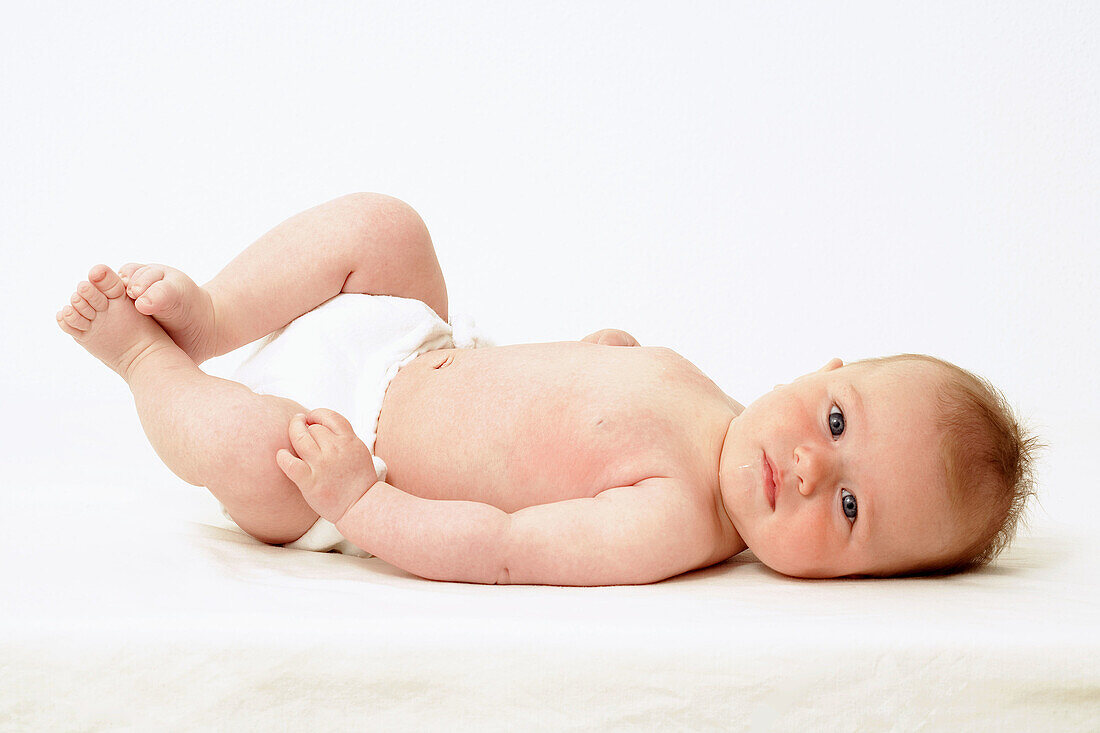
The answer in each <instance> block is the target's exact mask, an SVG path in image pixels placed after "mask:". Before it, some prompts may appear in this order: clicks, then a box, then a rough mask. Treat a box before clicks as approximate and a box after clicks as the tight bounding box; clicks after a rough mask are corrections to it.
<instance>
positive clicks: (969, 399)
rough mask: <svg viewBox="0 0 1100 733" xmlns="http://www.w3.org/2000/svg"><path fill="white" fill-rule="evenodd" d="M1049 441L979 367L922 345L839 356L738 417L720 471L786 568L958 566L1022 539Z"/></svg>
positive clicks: (816, 571) (727, 489) (765, 552)
mask: <svg viewBox="0 0 1100 733" xmlns="http://www.w3.org/2000/svg"><path fill="white" fill-rule="evenodd" d="M1039 447H1040V445H1039V444H1038V441H1037V439H1036V438H1035V437H1028V436H1026V435H1025V434H1024V432H1023V431H1022V430H1021V427H1020V425H1019V424H1018V422H1017V420H1016V418H1015V417H1014V415H1013V413H1012V410H1011V408H1010V407H1009V406H1008V404H1007V403H1006V401H1005V399H1004V397H1003V395H1001V393H1000V392H999V391H998V390H997V389H996V388H994V387H993V386H992V385H991V384H989V382H987V381H986V380H984V379H982V378H981V377H977V376H975V375H973V374H971V373H970V372H968V371H966V370H965V369H961V368H959V367H957V366H955V365H953V364H949V363H947V362H944V361H941V360H939V359H936V358H934V357H931V356H925V355H920V354H900V355H898V356H892V357H886V358H881V359H865V360H863V361H859V362H854V363H852V364H849V365H847V366H845V365H844V364H843V363H842V362H841V361H840V360H839V359H833V360H832V361H831V362H829V363H828V364H826V365H825V366H824V367H822V368H821V369H819V370H818V371H816V372H812V373H810V374H807V375H805V376H803V377H799V378H798V379H796V380H795V381H794V382H793V383H791V384H783V385H777V386H776V388H775V389H774V390H772V391H771V392H769V393H768V394H766V395H764V396H763V397H761V398H760V399H758V400H756V401H755V402H753V403H752V404H750V405H749V406H748V407H747V408H746V409H745V411H744V412H743V413H742V414H741V415H740V416H738V417H737V418H736V419H735V420H734V421H733V422H732V423H731V424H730V427H729V430H728V431H727V433H726V438H725V441H724V444H723V446H722V458H721V463H720V467H719V477H720V482H721V490H722V500H723V503H724V505H725V509H726V513H727V514H728V515H729V517H730V520H731V521H732V522H733V525H734V527H735V528H736V529H737V531H738V533H739V534H740V535H741V538H742V539H743V540H744V542H745V543H746V544H747V545H748V547H749V549H751V550H752V551H753V553H754V554H755V555H756V556H757V557H758V558H759V559H760V560H761V562H763V563H764V564H766V565H768V566H769V567H771V568H772V569H773V570H776V571H778V572H781V573H784V574H786V575H792V576H796V577H804V578H829V577H842V576H848V575H857V576H859V575H863V576H879V577H882V576H895V575H915V574H933V573H934V574H946V573H952V572H958V571H961V570H966V569H970V568H974V567H980V566H982V565H985V564H986V563H988V562H989V561H991V560H992V559H993V558H994V557H996V556H997V555H998V554H999V553H1000V552H1001V550H1003V549H1004V548H1005V547H1006V546H1007V545H1008V543H1009V542H1010V541H1011V540H1012V538H1013V537H1014V535H1015V532H1016V526H1017V524H1018V522H1019V520H1020V519H1021V516H1022V512H1023V509H1024V507H1025V504H1026V502H1027V498H1028V496H1031V495H1033V494H1034V493H1035V492H1034V479H1033V462H1034V454H1035V452H1036V450H1037V449H1038V448H1039ZM765 455H766V456H767V460H768V461H769V462H770V464H771V467H772V470H773V471H774V478H775V483H776V485H777V491H776V495H775V507H774V509H773V508H772V506H771V504H770V503H769V501H768V496H767V493H766V491H765V487H764V478H763V477H764V475H765V474H766V473H767V472H768V470H769V469H768V468H767V467H765V466H764V457H765Z"/></svg>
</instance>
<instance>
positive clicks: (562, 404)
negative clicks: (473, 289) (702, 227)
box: [375, 342, 728, 512]
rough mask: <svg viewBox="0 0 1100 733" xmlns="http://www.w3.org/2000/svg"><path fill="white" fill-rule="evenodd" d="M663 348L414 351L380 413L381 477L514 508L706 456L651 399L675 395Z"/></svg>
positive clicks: (591, 492) (592, 491) (630, 480)
mask: <svg viewBox="0 0 1100 733" xmlns="http://www.w3.org/2000/svg"><path fill="white" fill-rule="evenodd" d="M628 351H630V352H634V353H629V354H628V353H626V352H628ZM661 351H662V352H667V350H661ZM667 353H673V352H667ZM667 353H666V354H662V355H657V354H648V355H647V354H644V353H643V350H642V349H639V348H637V347H634V348H630V349H627V348H626V347H608V346H597V345H595V344H584V343H579V342H560V343H551V344H518V345H513V346H503V347H489V348H483V349H446V350H441V351H433V352H429V353H427V354H422V355H421V356H419V357H418V358H416V359H415V360H413V361H412V362H410V363H409V364H408V365H406V366H405V367H403V368H402V369H401V370H400V371H399V372H398V373H397V376H395V377H394V379H393V380H392V381H391V382H390V385H389V388H388V390H387V392H386V397H385V400H384V402H383V406H382V411H381V414H380V415H379V420H378V431H377V432H378V436H377V439H376V442H375V452H376V453H377V454H378V456H379V457H381V458H382V460H384V461H385V462H386V466H387V470H388V474H387V478H386V480H387V482H388V483H390V484H392V485H394V486H396V487H398V488H400V489H402V490H403V491H407V492H409V493H411V494H415V495H417V496H422V497H425V498H430V499H463V500H470V501H480V502H484V503H487V504H492V505H494V506H496V507H499V508H500V509H502V510H504V511H506V512H514V511H516V510H518V509H522V508H524V507H527V506H532V505H534V504H544V503H548V502H554V501H561V500H564V499H575V498H581V497H590V496H595V495H596V494H598V493H600V492H601V491H603V490H605V489H609V488H612V487H615V486H629V485H632V484H634V483H636V482H638V481H641V480H643V479H646V478H649V477H651V476H667V475H672V474H671V473H670V471H673V470H674V468H673V465H674V464H676V463H681V464H682V463H683V462H684V461H689V462H690V461H693V460H703V461H705V460H706V458H705V457H704V456H703V455H702V454H701V453H700V452H699V450H698V448H699V446H698V441H695V440H693V438H694V437H695V436H693V435H690V434H686V432H687V433H690V428H688V427H687V426H685V424H684V420H683V419H682V417H681V415H680V413H682V410H680V411H678V410H675V409H671V410H670V409H667V408H666V407H664V406H662V405H661V404H659V403H660V400H661V399H669V400H672V401H673V403H674V404H675V403H676V402H677V400H678V398H677V396H676V395H675V392H676V382H675V380H671V381H670V380H668V375H667V374H666V372H668V371H669V369H668V366H667V364H664V362H662V361H661V360H662V359H663V360H665V361H667V359H668V357H667ZM655 381H660V387H661V389H654V387H656V386H657V385H656V384H654V382H655ZM655 394H661V395H663V396H662V397H659V398H655V397H654V395H655ZM681 397H682V395H681ZM694 414H695V417H698V415H697V413H694ZM727 422H728V420H727ZM697 427H698V424H696V428H697Z"/></svg>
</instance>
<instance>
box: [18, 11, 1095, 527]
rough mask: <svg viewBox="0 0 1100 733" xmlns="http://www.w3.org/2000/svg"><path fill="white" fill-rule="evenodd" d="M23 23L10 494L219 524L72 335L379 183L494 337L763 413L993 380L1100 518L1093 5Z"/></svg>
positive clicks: (1049, 496)
mask: <svg viewBox="0 0 1100 733" xmlns="http://www.w3.org/2000/svg"><path fill="white" fill-rule="evenodd" d="M7 7H8V11H7V12H6V13H5V22H4V23H3V24H2V25H0V68H2V76H0V153H2V164H3V173H4V175H3V176H2V177H0V205H2V212H0V213H2V216H0V241H2V246H3V254H4V258H3V262H4V264H5V265H6V275H7V276H6V277H4V278H3V282H4V294H3V296H2V297H3V301H4V305H5V308H4V311H5V317H4V319H3V334H2V336H3V340H2V343H3V347H2V348H3V365H2V366H0V369H2V370H3V380H2V383H0V400H2V402H3V405H4V407H5V410H4V412H5V413H6V416H7V420H5V421H4V425H3V427H2V428H0V431H2V437H3V443H4V450H3V451H2V452H0V455H3V461H4V469H5V475H6V482H7V487H6V489H5V491H14V492H19V491H23V490H27V488H28V487H30V486H33V487H35V488H34V490H36V491H37V490H47V491H48V490H50V489H49V488H48V487H50V486H58V487H60V486H65V485H68V486H72V485H73V483H74V482H77V483H79V482H81V481H84V480H86V479H87V478H88V477H95V479H96V481H95V485H97V486H99V485H102V484H107V485H109V486H110V487H111V488H110V489H109V490H110V491H114V492H116V495H114V499H115V500H123V501H129V500H131V499H132V500H133V501H140V502H144V503H146V504H147V505H148V504H149V503H153V504H157V505H163V507H164V508H165V510H166V511H176V510H178V509H179V508H180V507H181V506H186V507H187V508H193V507H196V506H198V505H196V504H193V503H192V502H193V500H194V498H195V497H199V496H204V497H205V492H202V491H201V490H200V489H195V488H192V487H188V486H187V485H186V484H183V482H182V481H180V480H178V479H176V478H175V477H174V476H173V475H172V474H171V473H170V472H168V470H167V469H166V468H164V466H163V465H162V464H161V463H160V461H159V460H158V459H157V457H156V455H155V454H154V453H153V451H152V449H151V448H150V447H149V445H148V443H147V442H146V441H145V438H144V435H143V433H142V431H141V428H140V424H139V423H138V420H137V417H136V414H135V412H134V409H133V403H132V400H131V398H130V394H129V391H128V389H127V388H126V385H125V384H124V383H123V382H122V381H121V380H120V379H119V378H118V377H117V376H115V375H114V374H113V373H111V372H109V371H108V370H107V369H106V368H105V367H103V366H102V365H101V364H100V363H99V362H98V361H96V360H95V359H93V358H92V357H91V356H89V355H88V354H86V353H85V352H84V351H83V350H82V349H80V347H78V346H77V345H76V344H74V343H73V342H72V340H71V339H70V338H69V337H68V336H66V335H65V334H63V333H62V332H61V331H60V330H59V329H58V328H57V326H56V324H55V322H54V313H55V312H56V311H57V310H58V309H59V308H61V307H62V306H63V305H64V304H65V303H66V302H67V299H68V297H69V294H70V293H71V292H72V290H73V289H74V286H75V285H76V283H77V282H78V281H80V280H81V279H83V278H85V277H86V276H87V271H88V269H89V268H90V267H91V266H92V265H94V264H96V263H97V262H104V263H106V264H109V265H111V266H113V267H116V268H117V267H118V266H120V265H121V264H123V263H125V262H127V261H131V260H133V261H146V262H163V263H167V264H171V265H174V266H177V267H179V268H181V269H183V270H185V271H186V272H188V273H189V274H191V275H192V277H194V278H195V279H196V280H198V281H199V282H204V281H205V280H206V279H208V278H210V277H211V276H213V275H214V274H215V273H216V272H217V271H218V270H219V269H220V268H221V267H222V266H224V265H225V264H226V263H227V262H228V261H229V260H230V259H232V257H233V256H234V255H236V254H237V253H238V252H239V251H240V250H241V249H243V248H244V247H245V246H247V245H248V244H249V243H250V242H251V241H253V240H254V239H255V238H257V237H258V236H259V235H261V234H262V233H263V232H264V231H266V230H267V229H269V228H270V227H272V226H274V225H275V224H277V223H278V222H279V221H281V220H283V219H285V218H287V217H288V216H290V215H292V214H294V213H296V212H297V211H300V210H302V209H305V208H308V207H310V206H313V205H315V204H317V203H320V202H322V201H325V200H328V199H331V198H334V197H336V196H338V195H341V194H344V193H349V192H352V191H381V192H385V193H389V194H392V195H395V196H398V197H400V198H402V199H404V200H406V201H408V202H409V203H410V204H412V205H413V206H414V207H415V208H416V209H417V210H418V211H419V212H420V214H421V215H422V216H423V218H424V219H425V221H426V222H427V224H428V227H429V229H430V231H431V233H432V237H433V240H434V242H435V246H436V250H437V252H438V255H439V259H440V261H441V263H442V266H443V270H444V273H445V275H446V277H447V282H448V287H449V291H450V301H451V308H452V311H454V312H462V313H468V314H470V315H472V316H473V317H475V318H476V319H477V321H478V323H479V325H480V326H481V327H482V328H484V329H485V330H486V331H487V332H488V333H489V334H490V335H491V336H492V337H493V338H495V339H496V341H497V342H498V343H502V344H504V343H520V342H535V341H556V340H565V339H580V338H582V337H583V336H585V335H586V334H588V333H590V332H592V331H595V330H597V329H600V328H605V327H614V328H622V329H625V330H627V331H630V332H631V333H632V334H634V335H635V336H636V337H637V338H638V339H639V341H641V343H642V344H643V345H665V346H669V347H671V348H673V349H675V350H677V351H678V352H680V353H681V354H683V355H684V356H685V357H686V358H688V359H689V360H691V361H693V362H694V363H695V364H697V365H698V366H699V367H700V368H701V369H702V370H703V371H704V372H705V373H707V374H708V375H709V376H710V377H711V378H712V379H713V380H714V381H715V382H716V383H718V385H719V386H720V387H722V389H724V390H725V391H726V392H727V393H729V394H730V395H731V396H733V397H734V398H735V399H737V400H738V401H740V402H742V403H744V404H748V403H749V402H750V401H752V400H754V399H756V398H757V397H758V396H760V395H761V394H762V393H764V392H765V391H767V390H768V389H770V388H771V386H772V385H773V384H775V383H776V382H781V381H784V382H785V381H789V380H790V379H792V378H794V377H796V376H798V375H799V374H802V373H805V372H807V371H810V370H813V369H816V368H817V367H819V366H821V365H822V364H824V363H825V362H826V361H827V360H828V359H829V358H831V357H834V356H839V357H841V358H842V359H845V360H854V359H858V358H862V357H866V356H878V355H887V354H893V353H900V352H906V351H912V352H922V353H929V354H933V355H936V356H939V357H942V358H945V359H948V360H950V361H953V362H955V363H957V364H959V365H960V366H963V367H965V368H967V369H970V370H972V371H975V372H977V373H979V374H981V375H983V376H986V377H988V378H989V379H991V380H992V381H993V382H994V384H996V385H997V386H998V387H999V388H1000V389H1002V390H1003V391H1004V392H1005V393H1006V395H1007V396H1008V398H1009V400H1010V401H1011V403H1012V404H1013V405H1014V406H1016V407H1017V408H1018V409H1019V411H1020V413H1021V414H1022V416H1023V417H1024V418H1025V420H1026V421H1027V422H1028V424H1029V425H1031V426H1032V427H1033V428H1035V429H1036V430H1038V432H1039V433H1040V435H1041V436H1042V437H1043V438H1044V439H1045V440H1046V441H1047V442H1049V443H1051V449H1050V450H1049V451H1047V452H1046V453H1044V454H1043V460H1042V462H1041V464H1040V466H1039V477H1040V490H1041V496H1042V507H1041V508H1037V509H1036V511H1035V513H1034V518H1035V521H1036V523H1037V524H1038V523H1039V522H1042V521H1043V520H1050V521H1073V522H1084V523H1086V524H1090V525H1091V526H1095V520H1094V519H1093V518H1092V517H1093V516H1094V515H1095V512H1096V510H1097V509H1098V508H1100V501H1098V499H1097V492H1096V490H1095V481H1091V480H1090V481H1085V480H1078V479H1086V478H1088V479H1091V478H1092V477H1093V474H1094V468H1095V446H1096V444H1097V442H1098V440H1100V418H1098V415H1097V412H1096V410H1097V408H1098V406H1100V400H1098V399H1097V393H1098V390H1097V386H1096V379H1095V377H1094V373H1095V364H1096V363H1097V356H1098V353H1097V337H1096V329H1095V327H1094V324H1095V323H1096V320H1097V315H1098V309H1097V298H1096V295H1095V289H1094V286H1093V284H1092V282H1091V281H1092V280H1093V279H1094V278H1095V275H1096V273H1097V272H1098V271H1100V268H1098V255H1097V254H1096V244H1097V241H1098V238H1097V235H1098V233H1100V216H1098V208H1097V202H1098V201H1100V165H1098V163H1100V160H1098V144H1097V143H1098V139H1097V138H1098V130H1100V104H1098V94H1097V91H1098V84H1097V81H1098V80H1097V73H1096V70H1097V69H1100V58H1098V53H1097V42H1098V38H1100V10H1098V6H1097V5H1096V4H1093V3H1086V2H1079V3H1054V2H1031V3H1027V4H1008V3H1003V2H981V3H958V2H945V3H919V4H915V3H909V4H895V3H882V2H873V3H843V4H840V3H834V4H817V3H794V4H791V3H766V4H765V3H758V4H741V5H737V6H733V5H731V4H729V3H714V4H710V3H692V4H690V5H685V4H681V3H666V4H653V3H647V4H642V3H629V4H628V3H621V4H611V3H607V4H602V5H600V6H597V7H591V4H590V3H587V2H578V3H563V2H555V3H543V4H532V3H522V4H520V3H511V2H498V3H462V4H454V3H444V2H439V3H423V2H420V3H410V2H401V3H397V2H394V3H365V2H347V3H336V2H284V3H277V4H276V3H234V4H231V5H229V6H228V7H226V6H225V4H223V3H182V4H173V5H167V4H148V3H130V4H121V3H107V2H96V3H89V4H77V3H42V2H34V3H17V4H15V5H14V6H12V5H10V4H9V5H8V6H7ZM238 356H239V353H238V354H236V355H228V356H226V357H222V358H221V359H218V360H215V361H214V362H210V363H209V365H208V366H209V370H211V371H213V372H214V373H219V374H221V373H224V371H226V370H227V369H228V368H229V365H231V364H232V363H235V361H234V360H235V359H236V360H239V359H238ZM42 487H47V488H42ZM99 490H100V489H98V488H97V491H99ZM87 500H88V501H97V500H99V497H97V496H89V497H88V498H87ZM204 500H205V499H204ZM202 508H203V510H205V508H207V505H206V504H203V505H202ZM200 513H201V512H200Z"/></svg>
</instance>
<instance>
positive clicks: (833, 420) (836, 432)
mask: <svg viewBox="0 0 1100 733" xmlns="http://www.w3.org/2000/svg"><path fill="white" fill-rule="evenodd" d="M829 432H831V433H832V434H833V437H834V438H839V437H840V436H841V434H842V433H843V432H844V413H843V412H841V410H840V408H839V407H837V406H836V405H833V409H832V410H831V411H830V412H829Z"/></svg>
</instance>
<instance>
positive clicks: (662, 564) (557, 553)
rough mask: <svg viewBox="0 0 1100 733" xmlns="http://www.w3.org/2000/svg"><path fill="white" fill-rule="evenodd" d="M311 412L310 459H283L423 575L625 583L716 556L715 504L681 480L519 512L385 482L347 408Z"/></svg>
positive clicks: (376, 545)
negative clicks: (343, 414) (415, 491)
mask: <svg viewBox="0 0 1100 733" xmlns="http://www.w3.org/2000/svg"><path fill="white" fill-rule="evenodd" d="M310 416H311V418H312V419H314V420H320V421H321V422H319V423H315V424H313V425H310V426H306V425H305V423H304V421H297V419H296V421H297V422H292V423H291V427H290V434H291V443H292V445H293V446H294V449H295V450H296V451H298V453H299V455H302V458H303V459H305V460H301V459H298V458H296V457H294V456H292V455H291V454H290V452H289V451H286V450H282V451H279V455H278V458H277V460H278V463H279V466H280V467H281V468H282V469H283V471H284V472H286V474H287V476H288V477H289V478H290V479H291V480H292V481H294V482H295V483H296V484H297V485H298V486H299V488H300V489H301V490H302V495H303V496H304V497H305V499H306V501H307V502H308V503H309V504H310V506H312V507H313V508H314V510H315V511H317V513H318V514H320V515H321V516H323V517H325V519H328V520H329V521H331V522H333V523H334V524H335V525H336V528H337V529H338V530H339V531H340V533H341V534H342V535H343V536H344V537H346V538H347V539H348V540H349V541H351V543H352V544H354V545H356V546H358V547H361V548H362V549H364V550H366V551H367V552H370V553H371V554H373V555H376V556H378V557H380V558H382V559H383V560H385V561H386V562H388V563H390V564H392V565H395V566H397V567H399V568H402V569H403V570H406V571H408V572H410V573H414V574H416V575H419V576H421V577H424V578H430V579H433V580H451V581H461V582H469V583H529V584H536V585H622V584H634V583H652V582H655V581H658V580H663V579H664V578H669V577H672V576H673V575H679V574H680V573H683V572H687V571H688V570H693V569H695V568H698V567H702V566H703V565H705V564H707V562H708V560H710V559H711V554H712V553H713V550H714V547H715V537H714V531H713V528H714V527H715V522H714V513H713V506H710V505H709V504H708V503H707V502H706V501H704V500H702V499H701V498H699V497H700V494H699V493H697V492H693V491H689V490H688V487H687V486H686V485H685V484H684V483H683V482H682V481H680V480H678V479H672V478H663V477H654V478H649V479H645V480H643V481H639V482H638V483H636V484H634V485H633V486H623V487H618V488H612V489H608V490H606V491H603V492H601V493H600V494H597V495H596V496H595V497H591V498H582V499H569V500H566V501H559V502H554V503H551V504H540V505H536V506H531V507H527V508H525V509H521V510H519V511H517V512H514V513H512V514H508V513H506V512H504V511H501V510H500V509H498V508H496V507H494V506H491V505H489V504H484V503H481V502H476V501H441V500H435V499H424V498H421V497H418V496H414V495H413V494H409V493H407V492H404V491H401V490H400V489H398V488H397V487H395V486H391V485H390V484H387V483H386V482H385V481H377V480H376V479H377V476H376V475H375V474H374V468H373V462H372V461H371V458H370V452H369V451H368V450H367V448H366V446H365V445H364V444H363V443H362V441H359V440H358V438H355V435H354V433H353V432H352V431H351V425H350V424H349V423H347V421H346V420H344V418H342V417H341V416H339V415H338V414H337V413H334V412H332V411H331V410H314V411H313V412H311V413H310ZM321 423H323V424H321ZM349 436H350V437H349ZM356 443H357V444H358V445H356ZM303 454H304V455H303Z"/></svg>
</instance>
